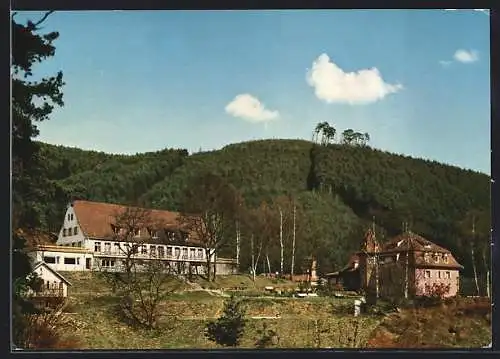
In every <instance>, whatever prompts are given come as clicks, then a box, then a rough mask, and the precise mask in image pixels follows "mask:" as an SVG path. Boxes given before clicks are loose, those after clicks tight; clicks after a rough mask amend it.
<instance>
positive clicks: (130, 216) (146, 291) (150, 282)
mask: <svg viewBox="0 0 500 359" xmlns="http://www.w3.org/2000/svg"><path fill="white" fill-rule="evenodd" d="M114 222H115V224H116V226H117V228H120V229H121V230H120V231H117V233H116V234H115V236H116V238H115V239H116V240H120V241H122V242H126V243H130V242H133V244H132V245H128V246H126V245H121V246H120V252H121V254H122V259H121V264H120V265H118V264H117V265H116V266H115V268H120V269H121V271H109V270H108V268H106V267H104V268H101V272H100V274H101V276H102V277H103V278H104V279H105V280H106V281H107V283H108V284H109V286H110V287H111V289H112V291H113V292H114V293H115V294H117V295H118V296H119V297H120V298H121V301H120V303H119V305H118V314H119V316H121V317H122V319H124V320H125V321H126V322H128V323H130V324H132V325H139V326H143V327H146V328H148V329H156V328H157V327H158V318H159V317H160V314H161V310H160V303H161V301H163V300H164V299H165V298H166V297H167V296H168V295H169V294H171V293H173V292H174V291H175V290H176V289H178V283H176V282H174V281H170V279H171V277H170V275H171V274H172V273H174V270H173V269H172V268H171V266H170V264H169V263H168V262H166V261H163V260H161V259H156V258H149V259H148V260H146V261H142V260H140V259H138V258H137V257H136V254H137V253H138V250H139V247H140V246H142V241H141V239H140V238H139V237H137V236H136V233H137V232H136V231H137V229H138V228H150V229H151V228H154V220H153V218H152V217H151V212H150V211H149V210H145V209H142V208H137V207H128V208H127V209H125V210H124V211H123V212H121V213H116V215H115V219H114ZM172 283H174V284H177V285H172Z"/></svg>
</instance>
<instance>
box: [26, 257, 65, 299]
mask: <svg viewBox="0 0 500 359" xmlns="http://www.w3.org/2000/svg"><path fill="white" fill-rule="evenodd" d="M34 272H35V273H36V274H37V275H38V277H39V278H40V279H42V280H43V288H44V289H46V288H47V283H48V284H49V285H50V287H55V288H59V285H60V284H59V283H62V288H63V296H64V297H67V296H68V285H67V283H65V282H64V281H62V280H61V278H59V277H58V276H56V275H55V274H54V273H52V272H51V271H50V270H48V269H47V268H46V267H45V266H44V265H41V266H39V267H38V268H37V269H36V270H35V271H34Z"/></svg>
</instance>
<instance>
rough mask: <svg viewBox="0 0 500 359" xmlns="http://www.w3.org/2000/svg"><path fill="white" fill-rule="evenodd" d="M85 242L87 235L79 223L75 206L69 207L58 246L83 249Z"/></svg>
mask: <svg viewBox="0 0 500 359" xmlns="http://www.w3.org/2000/svg"><path fill="white" fill-rule="evenodd" d="M84 242H85V234H84V233H83V231H82V229H81V227H80V224H79V223H78V219H77V218H76V213H75V210H74V208H73V206H68V208H67V210H66V214H65V216H64V222H63V225H62V227H61V230H60V231H59V235H58V238H57V242H56V244H57V245H59V246H70V247H83V246H84Z"/></svg>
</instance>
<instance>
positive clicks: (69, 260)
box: [43, 256, 80, 265]
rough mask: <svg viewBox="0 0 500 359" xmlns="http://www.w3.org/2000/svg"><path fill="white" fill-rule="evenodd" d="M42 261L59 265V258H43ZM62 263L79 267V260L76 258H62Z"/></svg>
mask: <svg viewBox="0 0 500 359" xmlns="http://www.w3.org/2000/svg"><path fill="white" fill-rule="evenodd" d="M43 261H44V262H45V263H52V264H59V263H60V262H61V257H54V256H44V257H43ZM63 263H64V264H76V265H80V258H78V257H64V258H63Z"/></svg>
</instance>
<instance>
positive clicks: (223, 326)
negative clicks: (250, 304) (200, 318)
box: [205, 296, 246, 347]
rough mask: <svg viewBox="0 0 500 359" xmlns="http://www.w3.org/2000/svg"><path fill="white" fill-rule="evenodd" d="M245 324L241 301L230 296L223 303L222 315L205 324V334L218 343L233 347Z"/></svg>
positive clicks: (236, 343)
mask: <svg viewBox="0 0 500 359" xmlns="http://www.w3.org/2000/svg"><path fill="white" fill-rule="evenodd" d="M245 324H246V320H245V310H244V308H243V307H242V304H241V302H240V301H239V300H237V299H236V298H235V297H234V296H231V297H230V298H229V300H227V301H226V302H225V303H224V311H223V313H222V315H221V316H220V317H219V318H218V319H217V320H216V321H212V322H209V323H208V324H207V327H206V333H205V336H206V337H207V339H208V340H210V341H213V342H216V343H217V344H219V345H223V346H232V347H235V346H237V345H238V344H239V342H240V340H241V337H242V336H243V333H244V330H245Z"/></svg>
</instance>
